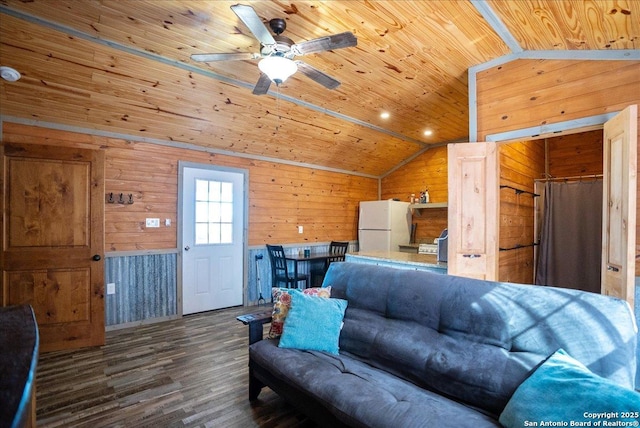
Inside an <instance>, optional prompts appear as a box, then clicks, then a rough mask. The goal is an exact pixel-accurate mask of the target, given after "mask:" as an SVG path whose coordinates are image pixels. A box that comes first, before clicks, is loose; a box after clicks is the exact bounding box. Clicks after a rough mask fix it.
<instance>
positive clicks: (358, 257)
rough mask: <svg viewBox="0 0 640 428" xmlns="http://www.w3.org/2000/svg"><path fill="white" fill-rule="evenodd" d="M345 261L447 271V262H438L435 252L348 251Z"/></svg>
mask: <svg viewBox="0 0 640 428" xmlns="http://www.w3.org/2000/svg"><path fill="white" fill-rule="evenodd" d="M345 261H347V262H352V263H369V264H376V265H381V266H391V267H395V268H401V269H415V270H428V271H432V272H437V273H442V274H446V273H447V264H446V263H444V262H438V261H437V257H436V256H435V254H415V253H403V252H400V251H363V252H357V253H347V254H346V258H345Z"/></svg>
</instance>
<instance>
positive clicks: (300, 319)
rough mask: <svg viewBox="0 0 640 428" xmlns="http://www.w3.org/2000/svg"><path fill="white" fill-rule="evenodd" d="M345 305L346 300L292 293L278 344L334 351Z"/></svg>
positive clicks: (336, 348) (284, 346)
mask: <svg viewBox="0 0 640 428" xmlns="http://www.w3.org/2000/svg"><path fill="white" fill-rule="evenodd" d="M346 308H347V301H346V300H342V299H318V298H317V297H313V296H307V295H305V294H303V293H293V294H292V295H291V307H290V308H289V314H288V315H287V319H286V320H285V322H284V330H283V333H282V336H281V337H280V344H279V346H280V347H281V348H295V349H306V350H310V351H324V352H329V353H331V354H337V353H338V339H339V337H340V329H341V328H342V318H343V317H344V311H345V309H346Z"/></svg>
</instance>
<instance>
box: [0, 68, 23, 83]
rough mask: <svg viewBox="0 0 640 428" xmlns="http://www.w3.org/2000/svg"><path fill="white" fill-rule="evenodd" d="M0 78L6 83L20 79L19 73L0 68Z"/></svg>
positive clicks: (11, 69) (10, 69)
mask: <svg viewBox="0 0 640 428" xmlns="http://www.w3.org/2000/svg"><path fill="white" fill-rule="evenodd" d="M0 77H2V78H3V79H4V80H6V81H7V82H15V81H16V80H18V79H20V73H19V72H18V71H17V70H15V69H13V68H11V67H0Z"/></svg>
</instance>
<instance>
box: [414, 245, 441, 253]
mask: <svg viewBox="0 0 640 428" xmlns="http://www.w3.org/2000/svg"><path fill="white" fill-rule="evenodd" d="M418 254H433V255H437V254H438V244H420V245H419V246H418Z"/></svg>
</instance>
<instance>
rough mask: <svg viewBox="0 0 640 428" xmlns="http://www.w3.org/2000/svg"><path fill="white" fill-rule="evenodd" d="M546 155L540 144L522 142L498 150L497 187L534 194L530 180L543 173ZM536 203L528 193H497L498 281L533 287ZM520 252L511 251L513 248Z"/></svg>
mask: <svg viewBox="0 0 640 428" xmlns="http://www.w3.org/2000/svg"><path fill="white" fill-rule="evenodd" d="M544 162H545V151H544V143H543V142H542V141H523V142H518V143H509V144H503V145H501V146H500V185H505V186H511V187H513V188H515V189H519V190H524V191H525V192H531V193H533V191H534V184H533V180H534V179H536V178H541V177H542V173H543V172H544ZM534 207H535V199H534V197H533V196H532V195H531V194H529V193H519V194H518V193H516V191H515V190H513V189H510V188H503V189H501V190H500V248H503V249H505V250H503V251H500V254H499V261H498V264H499V266H498V269H499V273H498V278H499V279H500V281H508V282H518V283H524V284H532V283H533V279H534V278H533V271H534V266H533V260H534V257H533V252H534V248H533V246H527V245H531V244H533V242H535V238H534ZM519 245H520V246H523V248H518V249H510V248H513V247H516V246H519Z"/></svg>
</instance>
